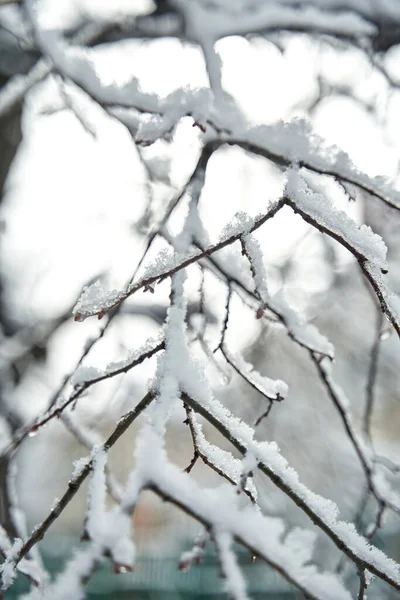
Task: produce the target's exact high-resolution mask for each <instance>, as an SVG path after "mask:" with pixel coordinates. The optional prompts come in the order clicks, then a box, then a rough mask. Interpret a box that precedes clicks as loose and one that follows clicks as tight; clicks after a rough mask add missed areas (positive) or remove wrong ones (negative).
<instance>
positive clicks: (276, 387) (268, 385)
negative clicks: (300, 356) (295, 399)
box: [224, 347, 289, 400]
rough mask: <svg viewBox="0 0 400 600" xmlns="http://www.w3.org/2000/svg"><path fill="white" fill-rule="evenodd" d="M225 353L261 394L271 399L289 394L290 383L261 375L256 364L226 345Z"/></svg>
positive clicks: (281, 397)
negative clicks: (230, 350) (256, 368)
mask: <svg viewBox="0 0 400 600" xmlns="http://www.w3.org/2000/svg"><path fill="white" fill-rule="evenodd" d="M224 354H225V355H226V357H227V359H228V360H229V362H231V363H233V364H234V365H235V367H236V368H237V369H238V370H239V371H240V373H241V374H243V376H244V377H245V379H246V380H247V381H248V382H249V383H250V384H251V385H253V386H254V387H255V388H256V389H257V390H258V391H259V392H260V393H261V394H264V396H267V398H270V399H275V398H276V399H278V398H279V399H280V400H283V399H284V398H286V396H287V394H288V390H289V388H288V385H287V383H285V382H284V381H282V380H281V379H270V378H269V377H265V376H263V375H260V373H258V372H257V371H256V370H255V369H254V366H253V365H252V364H250V363H248V362H246V361H245V360H244V359H243V357H242V356H241V355H240V354H239V353H236V354H231V353H230V352H229V350H227V349H226V347H224Z"/></svg>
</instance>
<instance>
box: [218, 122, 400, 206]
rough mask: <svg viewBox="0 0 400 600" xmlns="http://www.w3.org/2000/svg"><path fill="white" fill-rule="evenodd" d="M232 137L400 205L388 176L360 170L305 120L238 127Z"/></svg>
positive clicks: (278, 159)
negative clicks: (369, 174)
mask: <svg viewBox="0 0 400 600" xmlns="http://www.w3.org/2000/svg"><path fill="white" fill-rule="evenodd" d="M229 139H230V137H229V136H228V140H229ZM231 139H232V143H239V144H243V146H244V147H245V148H246V147H248V146H249V145H250V147H251V149H252V150H253V151H255V152H259V153H260V154H266V155H267V157H268V156H269V157H270V158H271V160H273V161H274V162H277V163H278V164H280V163H283V164H285V165H287V166H291V165H298V166H304V167H306V168H307V169H310V170H311V171H314V172H317V173H325V174H327V175H331V176H336V177H338V178H339V179H342V180H344V181H345V182H347V183H351V184H355V185H356V186H359V187H361V188H363V189H365V190H368V191H369V192H370V193H372V194H375V195H376V196H377V197H378V198H381V199H383V200H384V201H386V202H388V203H389V204H390V205H391V206H395V207H397V208H400V192H399V191H397V190H394V189H393V187H392V186H391V185H390V183H389V182H388V181H387V180H386V179H385V178H383V177H369V176H368V175H366V174H365V173H361V172H360V171H358V170H357V169H356V167H355V166H354V165H353V163H352V161H351V160H350V157H349V156H348V155H347V154H346V153H345V152H343V151H342V150H339V148H337V147H335V146H328V145H327V144H326V142H325V141H324V140H323V139H322V138H320V137H319V136H318V135H316V133H315V132H314V131H313V130H312V127H311V124H310V123H309V122H308V121H306V120H304V119H296V120H294V121H291V122H280V123H277V124H274V125H259V126H256V127H251V128H249V127H247V128H245V129H244V130H243V131H240V129H238V128H235V129H234V132H233V133H232V136H231Z"/></svg>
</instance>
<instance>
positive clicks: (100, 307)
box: [72, 279, 123, 321]
mask: <svg viewBox="0 0 400 600" xmlns="http://www.w3.org/2000/svg"><path fill="white" fill-rule="evenodd" d="M122 298H123V292H120V291H118V290H115V289H114V290H106V289H105V288H104V286H103V284H102V283H101V282H100V280H99V279H98V280H97V281H95V282H94V283H92V284H91V285H87V286H85V287H84V288H83V292H82V295H81V296H80V298H79V300H78V302H77V303H76V304H75V306H74V308H73V311H72V312H73V314H74V315H75V319H76V320H77V321H83V320H84V319H85V318H86V317H88V316H91V315H93V314H98V313H101V312H105V311H106V310H108V309H110V308H112V307H113V306H115V305H116V304H118V302H119V301H120V300H121V299H122Z"/></svg>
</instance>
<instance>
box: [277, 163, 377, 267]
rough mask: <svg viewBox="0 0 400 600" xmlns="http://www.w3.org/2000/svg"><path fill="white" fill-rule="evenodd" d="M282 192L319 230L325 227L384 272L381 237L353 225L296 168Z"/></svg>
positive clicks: (290, 172)
mask: <svg viewBox="0 0 400 600" xmlns="http://www.w3.org/2000/svg"><path fill="white" fill-rule="evenodd" d="M285 195H286V196H288V198H290V200H292V202H293V203H294V206H293V208H294V210H298V211H299V212H300V214H301V215H302V216H303V215H305V216H309V217H311V218H312V220H313V223H314V222H315V224H316V226H317V227H318V226H319V227H320V228H321V230H328V231H329V232H331V233H332V234H334V235H335V238H336V239H338V240H339V241H340V242H341V243H342V244H343V245H346V247H351V248H354V250H355V251H356V253H357V254H358V255H360V256H361V257H363V258H364V259H366V260H368V261H371V262H372V263H374V264H376V265H377V266H378V267H379V268H380V269H381V270H382V271H387V262H386V252H387V248H386V245H385V243H384V241H383V240H382V238H381V237H380V236H379V235H377V234H376V233H374V232H373V231H372V229H371V228H370V227H368V226H367V225H357V223H355V222H354V221H353V220H352V219H351V218H350V217H349V216H348V215H347V214H346V213H345V212H343V211H342V210H339V209H337V208H335V207H334V206H333V205H332V203H331V202H330V200H329V198H327V197H326V196H325V195H324V194H320V193H318V192H315V191H314V190H313V189H312V188H311V187H310V185H309V184H308V183H307V181H306V180H305V178H304V177H302V175H301V174H300V173H299V171H298V170H297V169H290V170H289V171H288V174H287V182H286V186H285Z"/></svg>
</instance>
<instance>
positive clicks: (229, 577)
mask: <svg viewBox="0 0 400 600" xmlns="http://www.w3.org/2000/svg"><path fill="white" fill-rule="evenodd" d="M214 538H215V546H216V548H217V552H218V557H219V561H220V565H221V570H222V573H223V577H224V587H225V590H226V592H227V593H228V595H229V597H230V598H233V599H234V600H247V599H248V596H247V593H246V582H245V580H244V577H243V574H242V572H241V570H240V568H239V565H238V563H237V560H236V556H235V553H234V552H233V551H232V548H231V546H232V543H233V539H232V535H231V534H230V533H228V532H226V531H218V530H217V529H216V530H215V531H214Z"/></svg>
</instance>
